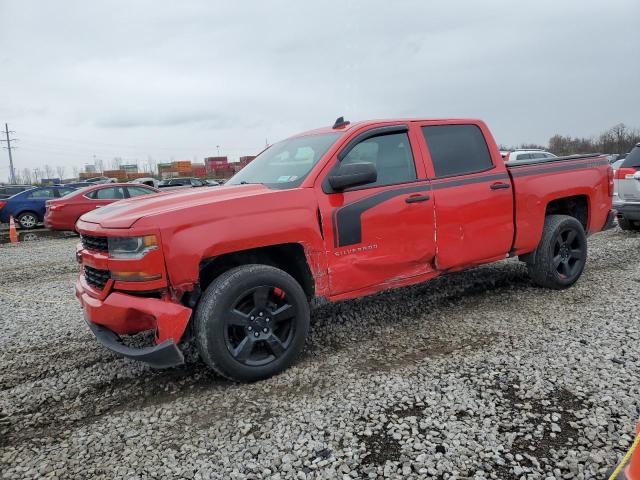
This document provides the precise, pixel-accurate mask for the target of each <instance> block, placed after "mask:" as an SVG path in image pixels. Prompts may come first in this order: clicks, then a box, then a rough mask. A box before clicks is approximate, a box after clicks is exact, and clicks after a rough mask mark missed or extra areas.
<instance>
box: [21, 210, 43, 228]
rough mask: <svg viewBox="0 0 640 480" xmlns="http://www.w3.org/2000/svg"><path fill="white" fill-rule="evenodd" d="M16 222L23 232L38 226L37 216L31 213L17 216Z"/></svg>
mask: <svg viewBox="0 0 640 480" xmlns="http://www.w3.org/2000/svg"><path fill="white" fill-rule="evenodd" d="M17 220H18V223H19V224H20V228H23V229H25V230H30V229H32V228H36V227H37V226H38V215H36V214H35V213H33V212H24V213H21V214H20V215H18V218H17Z"/></svg>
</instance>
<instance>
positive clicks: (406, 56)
mask: <svg viewBox="0 0 640 480" xmlns="http://www.w3.org/2000/svg"><path fill="white" fill-rule="evenodd" d="M639 18H640V1H638V0H606V1H605V0H602V1H584V0H562V1H559V0H554V1H546V0H536V1H531V2H520V1H513V0H500V1H498V0H495V1H492V0H485V1H482V2H480V1H472V0H468V1H448V2H445V1H443V0H442V1H426V0H420V1H395V2H390V1H364V0H363V1H349V0H343V1H339V2H333V1H321V2H320V1H318V2H309V1H304V2H302V1H289V2H277V1H260V2H259V1H255V2H254V1H242V2H224V3H223V2H219V3H218V2H213V1H182V2H176V1H131V0H127V1H122V2H120V1H101V2H88V1H78V2H73V1H64V0H58V1H55V2H51V1H45V0H42V1H29V0H0V122H2V124H3V126H4V122H8V123H9V126H10V129H11V130H15V131H16V133H15V136H16V137H18V138H19V139H20V141H19V142H18V143H17V144H16V145H17V146H18V147H19V148H18V150H16V151H15V154H14V162H15V166H16V168H18V169H22V168H24V167H30V168H34V167H38V166H39V167H42V165H44V164H45V163H48V164H50V165H52V166H55V165H65V166H66V167H67V175H68V176H69V175H70V173H71V167H72V166H73V165H76V166H82V165H84V164H85V163H91V162H92V161H93V156H94V155H96V156H97V158H101V159H103V160H105V161H106V162H108V161H109V160H110V159H112V158H113V157H116V156H119V157H123V158H124V159H125V160H131V161H135V160H136V159H137V160H139V161H141V162H142V161H146V159H147V157H148V156H151V157H152V158H153V159H154V160H155V161H158V162H159V161H167V160H170V159H171V158H173V159H175V160H179V159H188V160H194V158H195V159H197V160H199V161H202V158H203V157H205V156H211V155H215V154H216V152H217V146H219V147H220V152H221V153H222V154H229V155H231V156H237V155H239V154H252V153H256V152H257V151H258V150H259V149H260V148H261V147H262V146H263V145H264V143H265V140H267V139H268V141H269V142H273V141H276V140H279V139H281V138H283V137H286V136H289V135H291V134H293V133H296V132H299V131H301V130H306V129H310V128H315V127H319V126H323V125H329V124H331V123H332V122H333V120H334V119H335V118H336V117H337V116H339V115H344V116H345V117H346V118H347V119H350V120H361V119H369V118H390V117H436V118H437V117H459V116H470V117H479V118H482V119H484V120H486V121H487V122H488V124H489V126H490V127H491V128H492V130H493V132H494V134H495V136H496V139H497V141H498V143H503V144H518V143H521V142H541V143H546V141H547V139H548V138H549V137H550V136H551V135H553V134H554V133H562V134H570V135H574V136H575V135H579V136H591V135H596V134H598V133H600V132H601V131H603V130H604V129H606V128H609V127H610V126H612V125H614V124H616V123H618V122H624V123H626V124H628V125H629V126H632V127H640V61H639V60H640V28H638V19H639ZM7 176H8V159H7V155H6V151H4V150H3V151H2V152H0V179H6V178H7Z"/></svg>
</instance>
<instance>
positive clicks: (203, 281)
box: [200, 243, 315, 299]
mask: <svg viewBox="0 0 640 480" xmlns="http://www.w3.org/2000/svg"><path fill="white" fill-rule="evenodd" d="M256 263H257V264H262V265H271V266H273V267H276V268H279V269H281V270H284V271H285V272H287V273H288V274H289V275H291V276H292V277H293V278H295V279H296V281H297V282H298V283H299V284H300V285H301V286H302V289H303V290H304V292H305V293H306V295H307V298H309V299H312V298H313V296H314V294H315V284H314V281H313V275H312V274H311V270H310V269H309V265H308V264H307V258H306V256H305V254H304V248H303V247H302V245H300V244H299V243H284V244H280V245H271V246H268V247H261V248H253V249H250V250H241V251H239V252H232V253H226V254H224V255H220V256H218V257H213V258H209V259H206V260H203V261H202V262H200V289H201V290H202V291H204V290H205V289H206V288H207V287H208V286H209V284H210V283H211V282H212V281H213V280H214V279H215V278H217V277H218V276H220V275H221V274H223V273H224V272H226V271H227V270H230V269H232V268H234V267H238V266H240V265H247V264H256Z"/></svg>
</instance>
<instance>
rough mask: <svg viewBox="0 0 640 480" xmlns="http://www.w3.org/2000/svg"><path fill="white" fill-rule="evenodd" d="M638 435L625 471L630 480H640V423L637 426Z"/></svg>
mask: <svg viewBox="0 0 640 480" xmlns="http://www.w3.org/2000/svg"><path fill="white" fill-rule="evenodd" d="M637 431H638V435H637V437H636V441H635V442H633V443H634V448H633V452H632V453H631V460H630V461H629V466H627V468H626V470H625V471H624V473H625V475H626V476H627V478H628V479H629V480H638V479H640V447H638V442H640V440H639V439H640V423H639V424H638V426H637Z"/></svg>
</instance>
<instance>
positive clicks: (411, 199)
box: [404, 195, 431, 203]
mask: <svg viewBox="0 0 640 480" xmlns="http://www.w3.org/2000/svg"><path fill="white" fill-rule="evenodd" d="M430 198H431V197H430V196H429V195H413V196H411V197H408V198H405V199H404V201H405V202H407V203H416V202H426V201H427V200H429V199H430Z"/></svg>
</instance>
